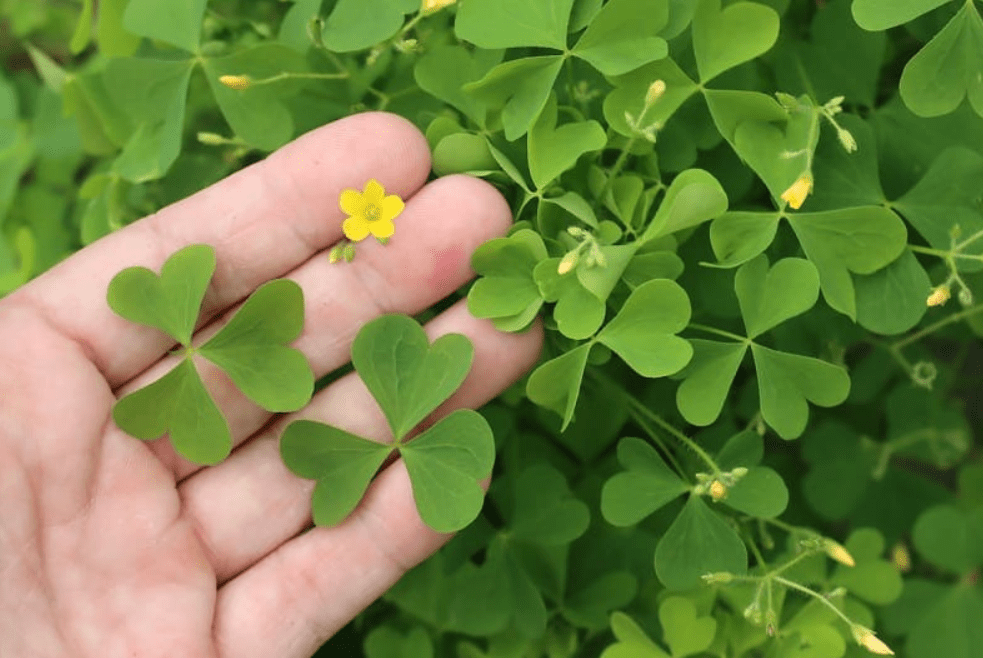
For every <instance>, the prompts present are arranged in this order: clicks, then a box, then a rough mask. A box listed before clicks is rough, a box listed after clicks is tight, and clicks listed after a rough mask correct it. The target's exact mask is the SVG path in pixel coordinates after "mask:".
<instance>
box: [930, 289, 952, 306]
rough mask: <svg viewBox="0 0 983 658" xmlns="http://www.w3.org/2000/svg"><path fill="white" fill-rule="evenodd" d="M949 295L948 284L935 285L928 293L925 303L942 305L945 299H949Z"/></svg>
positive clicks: (950, 294)
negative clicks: (930, 292)
mask: <svg viewBox="0 0 983 658" xmlns="http://www.w3.org/2000/svg"><path fill="white" fill-rule="evenodd" d="M951 297H952V291H951V290H949V286H946V285H942V286H936V287H935V288H934V289H933V290H932V294H931V295H929V296H928V299H926V300H925V304H927V305H928V306H942V305H943V304H945V303H946V302H947V301H949V298H951Z"/></svg>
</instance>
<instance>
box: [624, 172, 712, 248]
mask: <svg viewBox="0 0 983 658" xmlns="http://www.w3.org/2000/svg"><path fill="white" fill-rule="evenodd" d="M726 211H727V193H726V192H724V188H723V187H721V186H720V183H719V182H717V179H716V178H714V177H713V176H712V175H711V174H709V173H708V172H706V171H703V170H702V169H687V170H686V171H684V172H682V173H680V174H679V175H678V176H676V177H675V178H674V179H673V180H672V183H670V184H669V189H667V190H666V193H665V196H664V197H663V198H662V203H661V204H660V205H659V210H658V211H657V212H656V213H655V217H654V218H653V219H652V222H651V223H650V224H649V225H648V228H646V229H645V233H644V234H643V235H642V238H641V241H642V242H647V241H649V240H656V239H658V238H661V237H663V236H666V235H671V234H673V233H676V232H677V231H683V230H685V229H689V228H693V227H694V226H698V225H700V224H702V223H703V222H706V221H709V220H711V219H714V218H715V217H718V216H720V215H722V214H723V213H725V212H726Z"/></svg>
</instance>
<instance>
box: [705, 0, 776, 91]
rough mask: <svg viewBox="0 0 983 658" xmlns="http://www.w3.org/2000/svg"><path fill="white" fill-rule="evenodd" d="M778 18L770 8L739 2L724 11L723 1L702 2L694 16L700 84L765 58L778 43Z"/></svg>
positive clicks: (709, 0)
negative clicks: (763, 55)
mask: <svg viewBox="0 0 983 658" xmlns="http://www.w3.org/2000/svg"><path fill="white" fill-rule="evenodd" d="M778 29H779V18H778V14H777V13H776V12H775V10H774V9H772V8H771V7H766V6H765V5H761V4H757V3H753V2H737V3H734V4H731V5H728V6H727V7H726V8H725V9H723V10H721V8H720V0H700V3H699V4H698V5H697V9H696V14H694V16H693V52H694V53H695V54H696V68H697V69H698V70H699V72H700V81H701V82H703V83H704V84H706V83H707V82H709V81H710V80H713V79H714V78H716V77H717V76H718V75H720V74H721V73H723V72H724V71H726V70H728V69H731V68H734V67H735V66H737V65H738V64H743V63H744V62H747V61H750V60H752V59H754V58H755V57H757V56H758V55H762V54H764V53H766V52H768V50H770V49H771V47H772V46H773V45H775V41H776V40H777V39H778Z"/></svg>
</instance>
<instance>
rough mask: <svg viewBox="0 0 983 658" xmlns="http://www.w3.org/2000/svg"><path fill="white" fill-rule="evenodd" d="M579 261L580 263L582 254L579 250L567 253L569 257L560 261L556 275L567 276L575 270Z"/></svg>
mask: <svg viewBox="0 0 983 658" xmlns="http://www.w3.org/2000/svg"><path fill="white" fill-rule="evenodd" d="M579 261H580V252H579V251H578V250H576V249H575V250H573V251H570V252H567V255H566V256H564V257H563V259H562V260H560V265H559V266H558V267H557V268H556V273H557V274H566V273H567V272H569V271H570V270H572V269H573V268H575V267H576V266H577V263H578V262H579Z"/></svg>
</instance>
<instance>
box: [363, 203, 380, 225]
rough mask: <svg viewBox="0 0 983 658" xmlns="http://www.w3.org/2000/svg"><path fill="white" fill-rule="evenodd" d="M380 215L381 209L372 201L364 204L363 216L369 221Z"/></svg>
mask: <svg viewBox="0 0 983 658" xmlns="http://www.w3.org/2000/svg"><path fill="white" fill-rule="evenodd" d="M381 216H382V210H381V209H380V208H379V206H377V205H375V204H374V203H370V204H369V205H367V206H365V218H366V219H367V220H369V221H370V222H374V221H376V220H378V219H379V218H380V217H381Z"/></svg>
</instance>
